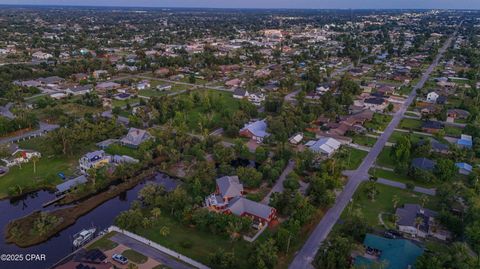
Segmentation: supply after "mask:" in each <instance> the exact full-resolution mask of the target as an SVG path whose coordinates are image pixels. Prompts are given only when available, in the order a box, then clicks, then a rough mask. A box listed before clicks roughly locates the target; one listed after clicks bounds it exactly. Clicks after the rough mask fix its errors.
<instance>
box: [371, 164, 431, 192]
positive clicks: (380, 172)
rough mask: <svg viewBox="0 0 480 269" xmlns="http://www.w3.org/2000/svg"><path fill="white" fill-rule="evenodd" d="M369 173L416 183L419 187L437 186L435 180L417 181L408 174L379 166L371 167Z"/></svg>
mask: <svg viewBox="0 0 480 269" xmlns="http://www.w3.org/2000/svg"><path fill="white" fill-rule="evenodd" d="M369 174H371V175H375V176H376V177H379V178H385V179H390V180H393V181H398V182H402V183H405V184H407V183H411V184H414V185H415V186H419V187H425V188H433V187H435V183H433V182H431V183H425V182H421V181H416V180H415V179H413V178H411V177H409V176H408V175H401V174H397V173H395V172H392V171H387V170H383V169H379V168H377V169H374V168H372V169H370V171H369Z"/></svg>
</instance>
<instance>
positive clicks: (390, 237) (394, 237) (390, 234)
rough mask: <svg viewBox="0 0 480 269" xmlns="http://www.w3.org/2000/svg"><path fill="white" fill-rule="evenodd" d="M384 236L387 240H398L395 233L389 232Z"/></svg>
mask: <svg viewBox="0 0 480 269" xmlns="http://www.w3.org/2000/svg"><path fill="white" fill-rule="evenodd" d="M383 236H384V237H385V238H389V239H396V238H397V237H396V236H395V235H394V234H393V233H391V232H388V231H387V232H385V233H384V234H383Z"/></svg>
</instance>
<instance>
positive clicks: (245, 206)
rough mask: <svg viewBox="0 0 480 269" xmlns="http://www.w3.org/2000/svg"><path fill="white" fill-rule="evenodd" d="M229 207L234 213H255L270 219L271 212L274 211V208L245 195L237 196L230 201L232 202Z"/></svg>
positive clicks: (238, 214)
mask: <svg viewBox="0 0 480 269" xmlns="http://www.w3.org/2000/svg"><path fill="white" fill-rule="evenodd" d="M228 209H229V210H230V212H232V214H234V215H237V216H241V215H243V214H244V213H247V214H250V215H254V216H257V217H260V218H263V219H268V217H269V216H270V213H271V212H272V208H271V207H269V206H267V205H264V204H260V203H257V202H254V201H252V200H248V199H246V198H243V197H236V198H234V199H232V201H230V204H229V205H228Z"/></svg>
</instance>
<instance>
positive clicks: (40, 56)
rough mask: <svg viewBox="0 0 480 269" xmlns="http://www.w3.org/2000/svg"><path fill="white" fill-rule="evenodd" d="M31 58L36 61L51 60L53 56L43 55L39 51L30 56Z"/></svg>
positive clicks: (43, 53)
mask: <svg viewBox="0 0 480 269" xmlns="http://www.w3.org/2000/svg"><path fill="white" fill-rule="evenodd" d="M32 57H33V58H34V59H38V60H48V59H50V58H53V55H52V54H50V53H45V52H41V51H37V52H35V53H33V54H32Z"/></svg>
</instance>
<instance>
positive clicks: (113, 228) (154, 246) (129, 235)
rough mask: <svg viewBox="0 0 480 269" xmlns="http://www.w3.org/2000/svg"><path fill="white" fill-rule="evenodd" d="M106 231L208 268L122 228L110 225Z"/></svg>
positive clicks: (203, 268)
mask: <svg viewBox="0 0 480 269" xmlns="http://www.w3.org/2000/svg"><path fill="white" fill-rule="evenodd" d="M108 232H117V233H121V234H124V235H126V236H128V237H131V238H133V239H135V240H137V241H140V242H142V243H144V244H147V245H149V246H151V247H153V248H155V249H158V250H160V251H161V252H164V253H166V254H168V255H170V256H172V257H174V258H177V259H179V260H181V261H183V262H185V263H188V264H190V265H191V266H194V267H196V268H199V269H209V267H208V266H206V265H203V264H201V263H199V262H197V261H195V260H192V259H190V258H189V257H187V256H184V255H182V254H180V253H178V252H175V251H173V250H171V249H168V248H166V247H164V246H162V245H159V244H157V243H155V242H153V241H150V240H148V239H146V238H143V237H141V236H139V235H137V234H134V233H131V232H129V231H126V230H122V229H120V228H118V227H117V226H110V227H108Z"/></svg>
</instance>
